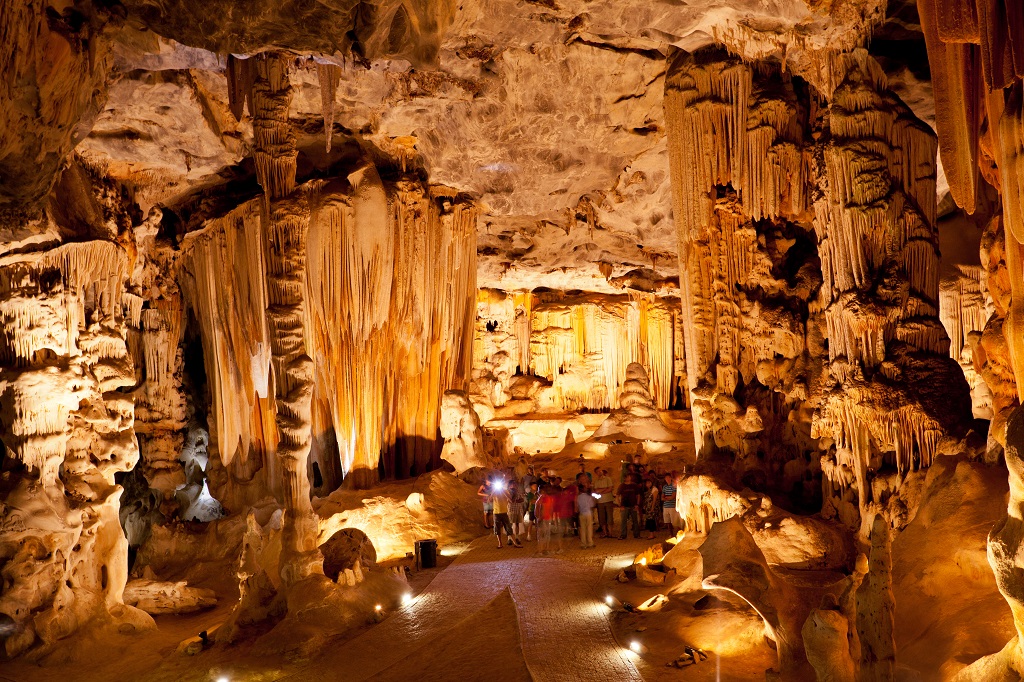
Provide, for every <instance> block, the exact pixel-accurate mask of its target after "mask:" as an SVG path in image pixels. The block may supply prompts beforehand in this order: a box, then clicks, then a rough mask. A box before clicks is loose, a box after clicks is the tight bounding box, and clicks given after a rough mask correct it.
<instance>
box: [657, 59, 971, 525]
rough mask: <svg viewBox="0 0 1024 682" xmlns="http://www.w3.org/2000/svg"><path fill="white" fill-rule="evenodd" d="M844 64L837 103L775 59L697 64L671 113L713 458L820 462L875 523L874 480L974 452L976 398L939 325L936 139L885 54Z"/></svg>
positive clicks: (681, 82)
mask: <svg viewBox="0 0 1024 682" xmlns="http://www.w3.org/2000/svg"><path fill="white" fill-rule="evenodd" d="M835 68H837V69H839V68H842V69H844V70H845V76H839V75H836V76H835V79H834V85H835V87H834V89H833V91H832V92H830V93H828V94H829V98H828V99H826V100H824V101H822V100H821V99H819V96H818V95H817V94H816V93H814V91H813V88H812V87H811V86H810V85H808V84H807V83H806V82H803V81H802V80H801V79H798V78H793V77H792V76H790V75H788V74H785V73H780V72H779V71H778V70H777V68H776V67H774V66H773V65H770V64H754V65H750V64H746V63H743V62H742V61H740V60H739V59H737V58H736V57H733V56H731V55H729V54H727V53H725V52H724V51H721V50H718V49H716V48H705V49H703V50H699V51H697V52H695V53H692V54H691V53H680V55H679V56H677V57H676V58H675V59H674V60H673V62H672V64H671V66H670V69H669V74H668V76H667V78H666V103H665V105H666V117H667V122H668V136H669V148H670V160H671V162H672V179H673V188H674V201H675V214H676V217H677V229H678V232H679V251H680V262H681V263H682V264H684V267H683V268H682V270H681V280H680V284H681V289H682V291H683V296H682V298H683V318H684V329H685V330H686V337H685V338H686V342H687V343H686V346H687V365H688V366H687V377H688V379H689V387H690V393H691V400H692V404H693V414H694V432H695V439H696V442H697V449H698V454H699V456H701V457H710V456H712V455H713V454H714V453H715V452H716V451H720V450H725V451H728V452H730V453H732V455H733V457H734V466H735V467H737V468H739V469H741V470H742V469H744V468H761V469H767V470H768V474H769V476H771V475H773V474H775V475H777V474H778V473H779V472H780V470H782V471H784V469H785V465H786V462H787V461H790V460H795V459H798V458H800V456H801V455H803V454H805V453H806V452H807V451H808V450H816V449H818V448H820V449H822V450H823V451H824V453H825V456H824V457H823V458H822V462H821V464H822V467H823V471H824V475H825V476H824V478H825V481H826V484H825V493H826V499H832V500H833V502H832V503H831V504H833V505H834V510H833V513H834V514H837V515H838V516H839V517H840V518H842V519H843V520H844V521H845V522H847V523H849V524H851V525H857V523H858V519H861V518H866V517H867V511H868V506H869V504H871V503H872V502H874V503H883V502H884V500H879V499H876V498H877V497H878V495H877V494H873V493H872V489H871V481H870V478H871V477H872V472H874V471H876V470H878V469H881V468H882V467H883V465H887V468H891V469H895V470H896V473H897V476H904V475H905V474H906V472H908V471H912V470H916V469H917V468H919V467H927V466H928V465H929V464H930V463H931V461H932V459H933V458H934V456H935V454H936V453H937V452H938V451H940V450H941V449H942V448H943V447H946V448H952V447H955V443H956V439H957V438H959V437H962V435H963V433H964V423H963V416H962V415H963V414H964V407H965V405H966V404H967V401H968V400H969V396H968V387H967V385H966V383H965V381H964V379H963V373H962V372H961V370H960V368H959V367H958V366H957V365H956V364H954V363H953V362H952V360H951V359H950V358H949V340H948V338H947V336H946V333H945V330H944V329H943V327H942V325H941V324H940V322H939V314H938V308H939V291H938V274H939V272H938V233H937V228H936V225H935V180H934V178H935V166H934V160H933V159H934V148H935V141H934V136H933V135H932V134H931V132H930V131H929V130H928V129H927V127H926V126H924V124H922V123H921V122H920V121H918V120H917V119H916V117H914V115H913V114H912V113H911V112H910V110H909V109H908V108H907V107H906V106H905V105H904V104H903V103H902V102H901V101H900V100H899V99H898V98H897V97H896V96H895V95H893V94H892V93H891V92H890V91H889V90H888V89H887V86H886V83H885V77H884V75H883V74H882V72H881V70H880V68H879V67H878V66H877V64H876V63H875V62H874V60H873V59H872V58H871V57H870V56H868V55H867V53H866V52H864V51H855V52H853V53H852V54H850V55H847V56H846V57H845V63H844V64H842V65H836V66H835ZM795 244H798V245H800V246H801V247H802V248H794V245H795ZM937 386H940V387H941V388H937ZM765 393H767V394H768V397H769V398H770V399H771V400H770V401H765V400H764V398H763V396H764V394H765ZM759 398H760V400H761V402H760V404H759V402H758V399H759ZM968 413H969V412H968ZM779 414H781V416H782V421H783V422H784V423H785V424H789V425H792V424H793V423H794V422H796V423H802V424H803V425H804V427H805V428H803V429H800V430H796V429H792V428H790V429H782V430H779V429H778V427H773V426H772V422H773V421H776V420H778V417H777V416H776V415H779ZM768 433H771V434H773V437H771V438H765V434H768ZM774 434H781V443H780V439H779V438H778V437H777V436H775V435H774ZM943 439H945V440H943ZM765 440H768V441H769V442H771V443H775V444H776V447H775V448H774V449H769V448H768V447H766V446H765V444H764V441H765ZM943 443H944V444H945V445H943ZM832 444H834V449H833V448H832ZM779 445H781V447H779ZM794 473H795V472H794ZM850 490H853V491H855V492H854V494H853V498H852V499H853V500H854V501H855V503H854V504H853V505H852V507H851V504H850V500H851V498H850V496H849V494H848V493H849V491H850ZM885 497H887V495H886V496H885ZM827 506H828V504H827ZM826 512H828V509H826Z"/></svg>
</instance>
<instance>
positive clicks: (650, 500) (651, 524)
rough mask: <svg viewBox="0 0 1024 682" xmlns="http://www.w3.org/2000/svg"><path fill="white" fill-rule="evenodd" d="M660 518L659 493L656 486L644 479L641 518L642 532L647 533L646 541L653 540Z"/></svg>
mask: <svg viewBox="0 0 1024 682" xmlns="http://www.w3.org/2000/svg"><path fill="white" fill-rule="evenodd" d="M661 516H662V511H661V492H660V491H659V490H658V486H656V485H655V484H654V481H652V480H650V479H646V480H645V481H644V493H643V518H644V530H645V531H647V537H648V539H650V540H653V539H654V536H655V534H656V533H657V532H658V525H659V524H660V523H661Z"/></svg>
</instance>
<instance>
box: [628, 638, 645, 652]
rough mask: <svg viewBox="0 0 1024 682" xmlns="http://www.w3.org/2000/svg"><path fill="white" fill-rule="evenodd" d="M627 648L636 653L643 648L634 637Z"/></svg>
mask: <svg viewBox="0 0 1024 682" xmlns="http://www.w3.org/2000/svg"><path fill="white" fill-rule="evenodd" d="M629 650H630V651H632V652H633V653H634V654H638V653H640V651H641V650H643V646H641V645H640V642H638V641H636V640H635V639H634V640H633V641H632V642H630V643H629Z"/></svg>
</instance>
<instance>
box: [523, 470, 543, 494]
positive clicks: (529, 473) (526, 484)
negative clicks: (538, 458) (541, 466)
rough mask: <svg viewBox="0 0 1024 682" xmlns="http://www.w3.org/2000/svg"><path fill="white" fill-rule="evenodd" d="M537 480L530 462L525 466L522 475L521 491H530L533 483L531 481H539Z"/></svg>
mask: <svg viewBox="0 0 1024 682" xmlns="http://www.w3.org/2000/svg"><path fill="white" fill-rule="evenodd" d="M539 480H540V479H539V478H537V474H536V473H535V469H534V468H533V465H532V464H531V465H530V466H528V467H526V475H525V476H523V481H522V483H523V492H524V493H529V492H530V486H531V485H532V484H533V482H534V481H539Z"/></svg>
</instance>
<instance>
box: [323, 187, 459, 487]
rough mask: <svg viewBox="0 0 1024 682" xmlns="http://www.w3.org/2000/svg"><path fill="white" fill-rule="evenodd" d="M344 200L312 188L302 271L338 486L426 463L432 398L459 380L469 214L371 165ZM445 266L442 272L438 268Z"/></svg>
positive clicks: (432, 437) (437, 193)
mask: <svg viewBox="0 0 1024 682" xmlns="http://www.w3.org/2000/svg"><path fill="white" fill-rule="evenodd" d="M350 178H351V180H352V181H353V184H354V195H353V196H352V197H351V198H349V197H347V196H344V195H338V194H336V193H334V192H328V191H327V189H325V190H322V194H321V199H320V200H319V201H320V203H319V204H318V205H317V206H316V208H315V210H314V212H313V215H312V218H311V226H310V236H309V244H308V250H309V253H310V263H309V269H308V281H307V286H308V287H309V290H310V294H309V301H310V324H311V328H312V331H313V333H312V335H311V338H312V339H313V347H314V355H313V356H312V357H313V358H314V365H315V367H316V372H317V388H316V394H317V395H318V396H322V397H323V398H322V399H324V400H325V401H327V402H328V404H330V406H331V412H332V422H333V428H334V431H335V436H336V439H337V443H338V448H339V451H340V456H341V464H342V470H343V471H344V473H345V474H346V476H348V477H349V483H350V484H351V485H356V486H359V487H363V486H368V485H371V484H372V483H373V482H374V481H376V480H377V471H378V464H379V462H380V458H381V456H382V452H383V453H384V454H383V457H384V469H385V471H386V473H387V474H389V475H398V476H405V475H408V474H409V472H410V469H412V468H415V470H417V471H420V472H422V471H424V470H425V469H426V468H427V467H429V466H432V465H435V464H436V462H435V461H434V456H435V453H436V452H437V451H438V450H437V444H436V433H437V426H438V423H439V422H438V420H439V419H440V412H439V410H440V404H441V396H442V394H443V392H444V391H446V390H449V389H459V390H463V389H464V388H465V385H466V382H467V381H468V378H469V369H470V368H469V364H468V363H469V357H470V353H471V350H470V349H471V347H472V338H471V336H470V335H471V334H472V325H473V311H474V309H475V303H476V261H475V254H476V211H475V208H473V206H472V205H471V204H468V203H466V202H465V201H464V200H463V199H461V198H459V197H456V196H453V195H450V194H447V193H445V192H442V191H441V190H440V189H437V190H434V191H429V190H427V188H424V187H423V186H422V185H420V184H418V183H414V182H408V181H403V182H401V183H399V184H398V185H397V186H394V187H392V186H387V187H385V186H384V185H383V184H382V183H381V181H380V179H379V178H378V177H377V174H376V172H375V171H373V169H372V168H367V169H364V170H362V171H360V172H357V173H355V174H353V175H352V176H350ZM441 264H444V267H441Z"/></svg>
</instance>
